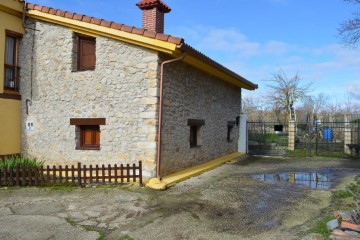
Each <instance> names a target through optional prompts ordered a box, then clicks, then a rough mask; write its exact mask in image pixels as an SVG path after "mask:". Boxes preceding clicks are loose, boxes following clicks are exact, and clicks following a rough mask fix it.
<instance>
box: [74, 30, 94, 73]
mask: <svg viewBox="0 0 360 240" xmlns="http://www.w3.org/2000/svg"><path fill="white" fill-rule="evenodd" d="M77 55H78V56H77V60H78V70H79V71H83V70H93V69H95V63H96V40H95V38H92V37H85V36H80V35H79V36H78V54H77Z"/></svg>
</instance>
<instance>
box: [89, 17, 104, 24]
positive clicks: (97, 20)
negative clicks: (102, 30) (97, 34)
mask: <svg viewBox="0 0 360 240" xmlns="http://www.w3.org/2000/svg"><path fill="white" fill-rule="evenodd" d="M90 23H92V24H96V25H100V23H101V19H99V18H91V21H90Z"/></svg>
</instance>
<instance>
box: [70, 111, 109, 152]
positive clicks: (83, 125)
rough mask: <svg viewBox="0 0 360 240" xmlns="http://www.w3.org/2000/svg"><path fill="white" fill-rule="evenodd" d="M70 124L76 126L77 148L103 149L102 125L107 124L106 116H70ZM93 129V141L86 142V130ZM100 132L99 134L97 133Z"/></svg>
mask: <svg viewBox="0 0 360 240" xmlns="http://www.w3.org/2000/svg"><path fill="white" fill-rule="evenodd" d="M70 125H74V126H76V129H77V130H76V131H77V133H78V135H77V136H78V137H76V139H77V141H76V147H75V149H76V150H100V149H101V128H100V126H101V125H106V118H70ZM89 129H90V131H91V140H90V141H91V143H90V144H86V139H85V138H86V135H85V134H86V130H89ZM97 134H98V135H97Z"/></svg>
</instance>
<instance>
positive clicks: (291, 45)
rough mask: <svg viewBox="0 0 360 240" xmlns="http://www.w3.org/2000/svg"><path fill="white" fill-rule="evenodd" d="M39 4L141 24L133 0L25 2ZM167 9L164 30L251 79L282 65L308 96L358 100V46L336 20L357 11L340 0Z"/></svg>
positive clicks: (241, 1) (173, 1) (196, 0)
mask: <svg viewBox="0 0 360 240" xmlns="http://www.w3.org/2000/svg"><path fill="white" fill-rule="evenodd" d="M29 2H31V3H36V4H40V5H44V6H49V7H54V8H59V9H62V10H67V11H72V12H76V13H81V14H86V15H90V16H94V17H98V18H104V19H107V20H111V21H116V22H118V23H123V24H126V25H131V26H136V27H141V10H140V9H138V8H137V7H136V5H135V4H136V3H137V2H138V1H136V0H101V1H99V0H31V1H29ZM164 2H165V3H166V4H167V5H168V6H170V7H171V8H172V11H171V12H170V13H168V14H166V17H165V33H167V34H170V35H173V36H177V37H182V38H184V39H185V42H186V43H188V44H190V45H192V46H193V47H195V48H196V49H198V50H200V51H202V52H203V53H204V54H206V55H208V56H209V57H211V58H213V59H214V60H216V61H218V62H219V63H221V64H222V65H225V66H226V67H228V68H230V69H231V70H233V71H235V72H237V73H238V74H240V75H241V76H243V77H245V78H246V79H248V80H250V81H252V82H254V83H257V84H259V90H256V91H255V92H249V91H246V93H245V95H249V94H251V95H256V96H260V97H261V96H263V95H264V94H265V92H266V86H265V85H266V79H269V78H271V75H272V74H274V73H276V72H278V71H279V70H280V69H281V70H283V71H284V72H285V73H286V74H287V75H288V76H289V77H291V76H292V75H294V74H296V73H299V74H300V75H301V77H302V80H301V81H303V82H304V83H307V82H314V85H313V88H314V94H317V93H321V92H323V93H325V94H327V95H328V96H330V97H331V98H333V99H342V98H344V96H345V95H346V94H347V93H351V94H352V95H353V97H354V98H357V99H358V100H359V101H360V48H358V49H355V50H349V49H346V48H345V47H344V46H343V45H342V44H341V42H340V40H339V38H338V37H337V29H338V28H339V26H340V23H342V22H344V21H346V20H347V19H350V18H351V16H352V13H354V12H355V11H357V10H360V4H358V6H357V5H354V4H348V3H346V2H344V1H343V0H231V1H230V0H164Z"/></svg>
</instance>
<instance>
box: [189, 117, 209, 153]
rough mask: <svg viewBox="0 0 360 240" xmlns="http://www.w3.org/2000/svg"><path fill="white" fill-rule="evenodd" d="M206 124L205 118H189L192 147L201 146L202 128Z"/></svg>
mask: <svg viewBox="0 0 360 240" xmlns="http://www.w3.org/2000/svg"><path fill="white" fill-rule="evenodd" d="M204 125H205V121H204V120H198V119H189V120H188V126H190V138H189V140H190V148H194V147H199V146H200V145H201V142H200V141H201V138H200V129H201V127H202V126H204Z"/></svg>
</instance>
